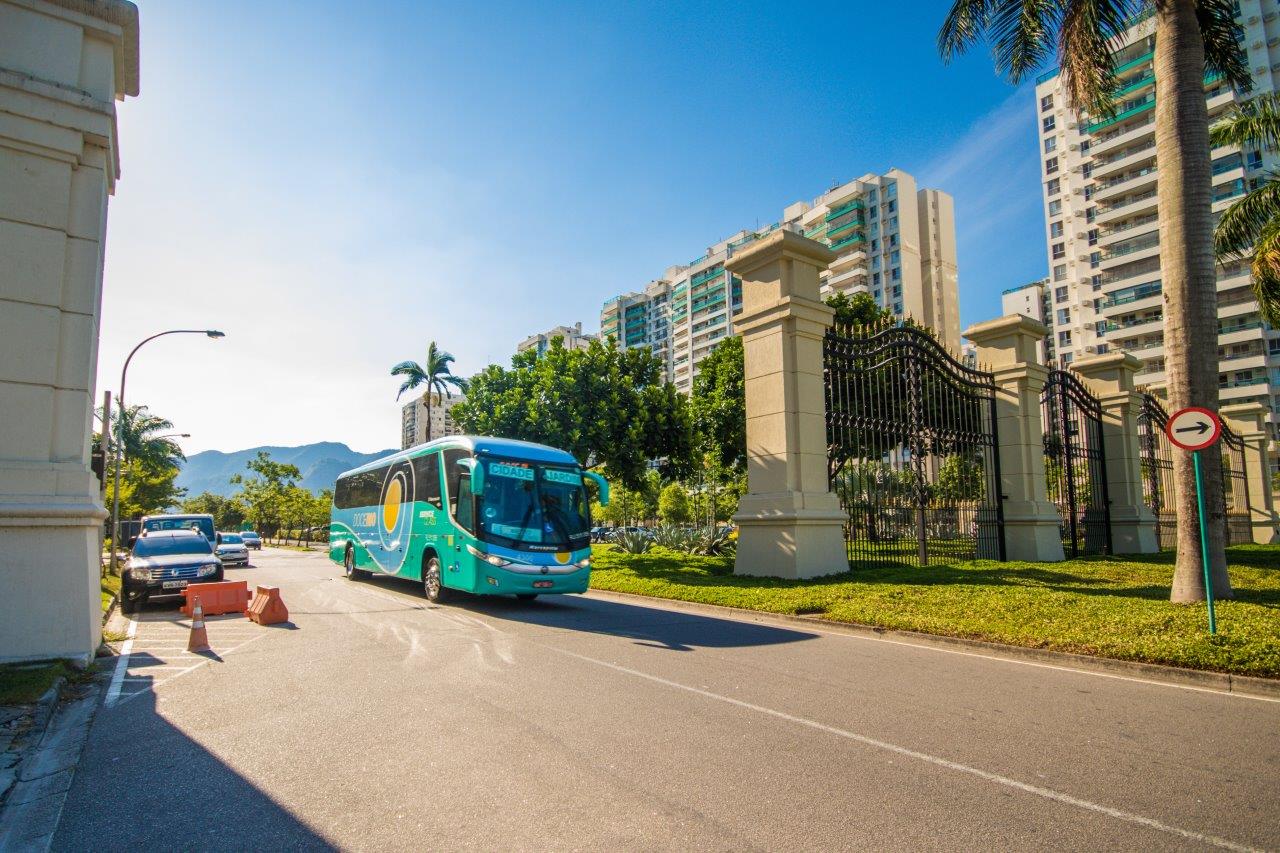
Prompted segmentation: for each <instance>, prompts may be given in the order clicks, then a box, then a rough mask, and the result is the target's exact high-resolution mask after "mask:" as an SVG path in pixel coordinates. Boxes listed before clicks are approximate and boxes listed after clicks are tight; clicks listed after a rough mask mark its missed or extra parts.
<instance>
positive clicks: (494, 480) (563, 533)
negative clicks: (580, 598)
mask: <svg viewBox="0 0 1280 853" xmlns="http://www.w3.org/2000/svg"><path fill="white" fill-rule="evenodd" d="M477 464H481V465H484V466H485V481H484V482H485V485H484V494H483V495H482V496H481V497H480V499H479V501H478V504H479V510H480V535H481V538H482V539H485V540H487V541H491V542H494V543H496V544H499V545H506V546H508V547H514V548H525V549H528V550H532V551H551V550H571V549H573V548H580V547H583V546H584V545H585V544H586V543H587V542H589V541H590V539H591V516H590V513H589V512H588V509H587V492H586V489H584V488H583V485H582V474H581V472H579V471H576V470H574V469H572V468H569V467H567V466H565V467H561V466H555V465H540V464H535V463H530V462H522V461H514V460H501V459H489V460H483V461H479V460H478V461H477Z"/></svg>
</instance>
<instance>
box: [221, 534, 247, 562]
mask: <svg viewBox="0 0 1280 853" xmlns="http://www.w3.org/2000/svg"><path fill="white" fill-rule="evenodd" d="M216 553H217V555H218V559H219V560H221V561H222V565H224V566H233V565H240V566H247V565H249V548H248V546H246V545H245V544H244V540H243V539H241V538H240V534H238V533H223V534H221V535H220V536H219V537H218V547H217V551H216Z"/></svg>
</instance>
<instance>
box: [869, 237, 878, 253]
mask: <svg viewBox="0 0 1280 853" xmlns="http://www.w3.org/2000/svg"><path fill="white" fill-rule="evenodd" d="M871 251H873V252H878V251H880V241H879V240H872V241H871Z"/></svg>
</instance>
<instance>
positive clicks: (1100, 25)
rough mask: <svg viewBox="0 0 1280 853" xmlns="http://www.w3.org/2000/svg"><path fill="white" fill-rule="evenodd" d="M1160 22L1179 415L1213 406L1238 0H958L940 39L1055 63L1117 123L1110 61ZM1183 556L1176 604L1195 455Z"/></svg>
mask: <svg viewBox="0 0 1280 853" xmlns="http://www.w3.org/2000/svg"><path fill="white" fill-rule="evenodd" d="M1147 12H1149V13H1151V14H1153V15H1154V16H1155V22H1156V23H1155V38H1156V45H1155V63H1154V65H1155V69H1154V70H1155V78H1156V107H1155V113H1156V116H1155V136H1156V161H1157V162H1158V163H1159V164H1160V181H1159V185H1158V191H1159V197H1158V202H1159V207H1160V267H1161V279H1162V281H1163V293H1164V301H1165V306H1164V323H1165V331H1164V340H1165V354H1166V355H1165V359H1166V366H1167V369H1168V373H1169V383H1168V389H1169V401H1170V403H1171V404H1172V405H1173V407H1174V408H1177V409H1180V408H1182V407H1184V406H1190V405H1199V406H1208V407H1209V408H1211V409H1215V410H1216V409H1217V407H1218V347H1217V342H1218V337H1217V332H1218V310H1217V290H1216V286H1217V280H1216V273H1215V262H1214V255H1213V211H1212V208H1211V205H1212V200H1211V188H1210V181H1211V174H1210V163H1209V113H1208V109H1207V107H1206V106H1205V98H1204V74H1205V70H1206V69H1208V70H1210V71H1215V72H1220V73H1221V74H1222V75H1223V76H1224V77H1225V78H1226V80H1227V81H1229V82H1230V83H1231V84H1233V85H1234V86H1236V87H1237V88H1238V89H1248V88H1249V87H1250V86H1251V85H1252V80H1251V78H1250V76H1249V69H1248V67H1247V65H1246V63H1245V61H1244V57H1243V55H1242V52H1241V50H1240V47H1239V44H1238V42H1237V40H1236V37H1237V35H1239V34H1240V27H1239V25H1237V24H1236V22H1235V9H1234V3H1233V2H1232V0H955V2H954V4H953V5H952V7H951V12H950V13H949V14H948V16H947V19H946V21H945V22H944V23H943V25H942V29H941V30H940V31H939V33H938V50H939V52H940V53H941V54H942V58H943V60H944V61H949V60H950V59H951V58H952V57H954V56H956V55H958V54H960V53H963V52H964V51H966V50H967V49H969V48H970V47H972V46H973V45H974V44H976V43H977V42H978V41H979V40H981V39H983V38H984V37H985V38H986V39H987V40H988V41H990V42H991V44H992V49H993V54H994V58H995V65H996V70H997V71H998V72H1000V73H1001V74H1004V75H1005V76H1007V77H1008V78H1009V79H1010V80H1011V81H1012V82H1013V83H1018V82H1021V81H1022V80H1023V79H1024V78H1025V77H1027V76H1028V75H1029V74H1031V73H1033V72H1035V71H1037V70H1039V68H1040V67H1041V66H1043V65H1045V64H1046V63H1047V62H1048V61H1049V60H1052V59H1055V58H1056V59H1057V61H1058V63H1059V65H1060V67H1061V69H1062V83H1063V86H1064V88H1065V89H1066V92H1067V96H1068V99H1069V101H1070V102H1071V106H1072V107H1073V108H1074V109H1076V110H1080V111H1086V112H1088V113H1089V114H1090V115H1093V116H1097V117H1111V116H1114V115H1115V114H1116V108H1115V102H1114V93H1115V91H1116V76H1115V64H1114V61H1113V60H1112V56H1111V55H1112V52H1113V51H1114V50H1116V49H1117V48H1119V47H1120V41H1121V38H1122V34H1123V33H1124V31H1125V29H1126V28H1127V27H1128V26H1129V24H1130V23H1131V22H1132V21H1133V19H1134V16H1135V15H1138V14H1142V13H1147ZM1203 453H1204V457H1205V458H1204V460H1203V461H1204V469H1205V475H1206V476H1205V478H1204V490H1205V504H1206V506H1208V507H1210V508H1211V509H1210V513H1211V515H1212V516H1214V517H1213V518H1211V519H1210V521H1211V523H1210V524H1209V525H1208V529H1209V555H1210V557H1209V561H1210V565H1211V567H1212V575H1213V585H1214V593H1215V595H1218V596H1221V597H1229V596H1230V595H1231V585H1230V580H1229V579H1228V577H1227V570H1226V550H1225V548H1226V543H1225V539H1224V533H1225V519H1223V518H1222V517H1221V516H1222V510H1221V509H1220V507H1222V506H1223V499H1222V494H1223V493H1222V465H1221V462H1220V456H1221V454H1220V452H1219V449H1218V448H1217V447H1216V446H1215V447H1212V448H1210V449H1209V450H1206V451H1204V452H1203ZM1173 479H1174V492H1175V495H1176V501H1175V503H1176V507H1177V511H1178V518H1179V519H1181V522H1182V523H1180V524H1179V525H1178V543H1177V548H1178V555H1177V565H1176V567H1175V569H1174V577H1173V589H1172V591H1171V593H1170V598H1171V600H1173V601H1199V600H1203V599H1204V597H1205V589H1204V581H1203V575H1202V571H1201V565H1200V543H1199V539H1198V536H1197V525H1196V524H1194V523H1189V522H1190V520H1191V519H1194V518H1195V517H1196V492H1195V473H1194V470H1193V468H1192V461H1191V457H1190V454H1185V453H1180V454H1177V458H1176V460H1175V462H1174V478H1173Z"/></svg>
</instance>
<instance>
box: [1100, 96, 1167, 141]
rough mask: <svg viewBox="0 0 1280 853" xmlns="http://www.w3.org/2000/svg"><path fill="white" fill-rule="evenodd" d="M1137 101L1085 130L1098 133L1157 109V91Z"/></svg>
mask: <svg viewBox="0 0 1280 853" xmlns="http://www.w3.org/2000/svg"><path fill="white" fill-rule="evenodd" d="M1137 101H1138V102H1137V103H1135V104H1134V105H1133V106H1131V107H1129V108H1128V109H1125V110H1121V111H1120V112H1118V113H1116V114H1115V116H1113V117H1112V118H1105V119H1102V120H1101V121H1097V122H1094V123H1093V124H1091V125H1088V126H1087V127H1086V128H1085V129H1084V132H1085V133H1090V134H1092V133H1098V132H1100V131H1105V130H1107V129H1109V128H1113V127H1115V126H1116V125H1122V124H1123V123H1124V122H1125V121H1128V120H1129V119H1131V118H1134V117H1136V116H1141V115H1143V114H1145V113H1147V112H1149V111H1151V110H1153V109H1155V105H1156V94H1155V92H1151V93H1149V94H1147V95H1146V96H1144V97H1142V98H1139V99H1137Z"/></svg>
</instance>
